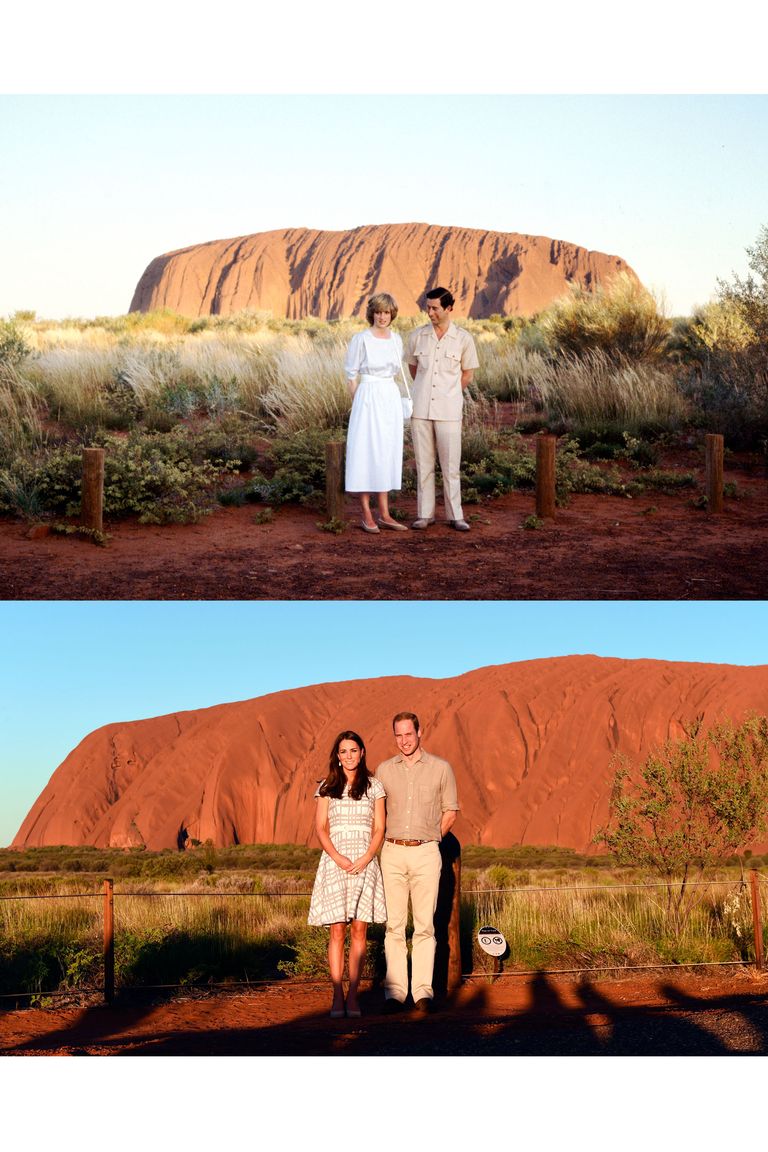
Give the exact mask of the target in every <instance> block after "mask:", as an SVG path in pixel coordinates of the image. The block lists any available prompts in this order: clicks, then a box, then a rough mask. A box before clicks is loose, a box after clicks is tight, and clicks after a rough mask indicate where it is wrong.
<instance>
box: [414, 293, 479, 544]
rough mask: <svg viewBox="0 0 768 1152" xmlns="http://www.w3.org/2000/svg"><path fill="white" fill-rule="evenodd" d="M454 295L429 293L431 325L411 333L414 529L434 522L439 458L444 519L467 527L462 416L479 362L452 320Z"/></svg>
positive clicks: (464, 529)
mask: <svg viewBox="0 0 768 1152" xmlns="http://www.w3.org/2000/svg"><path fill="white" fill-rule="evenodd" d="M453 304H454V299H453V296H452V295H451V293H450V292H448V291H447V289H445V288H433V289H432V290H431V291H429V292H427V315H428V316H429V321H430V322H429V324H425V325H424V326H423V327H421V328H415V329H414V331H413V332H411V334H410V336H409V337H408V344H407V346H406V353H405V358H406V360H407V361H408V367H409V370H410V373H411V378H412V379H413V416H412V417H411V439H412V440H413V454H414V457H415V459H416V480H417V497H416V517H417V518H416V520H414V522H413V524H412V525H411V527H412V528H427V527H428V526H429V525H430V524H434V522H435V457H436V456H437V458H438V459H439V461H440V471H441V472H442V474H443V500H444V502H445V518H446V520H447V521H448V523H449V524H450V525H451V526H452V527H453V528H456V529H458V530H459V531H460V532H468V531H469V524H467V522H466V520H465V519H464V513H463V511H462V507H461V480H460V470H461V419H462V414H463V411H464V391H465V389H466V388H467V386H468V385H469V384H471V383H472V376H473V374H474V370H475V368H478V367H479V366H480V362H479V361H478V359H477V350H476V348H475V342H474V340H473V339H472V337H471V336H470V334H469V333H468V332H465V331H464V329H463V328H457V327H456V325H455V324H454V323H453V322H452V320H451V313H452V311H453Z"/></svg>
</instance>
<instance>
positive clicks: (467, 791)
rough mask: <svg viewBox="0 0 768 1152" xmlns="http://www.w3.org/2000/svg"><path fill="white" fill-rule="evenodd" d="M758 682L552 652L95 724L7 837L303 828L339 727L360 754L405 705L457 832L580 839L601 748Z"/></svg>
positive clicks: (603, 770) (173, 844)
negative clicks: (362, 744) (432, 758)
mask: <svg viewBox="0 0 768 1152" xmlns="http://www.w3.org/2000/svg"><path fill="white" fill-rule="evenodd" d="M767 697H768V666H762V667H756V668H742V667H736V666H733V665H720V664H681V663H668V662H666V661H661V660H619V659H605V658H598V657H595V656H567V657H560V658H556V659H544V660H532V661H526V662H522V663H516V664H503V665H498V666H494V667H489V668H480V669H478V670H476V671H473V672H467V673H465V674H464V675H463V676H456V677H453V678H451V679H446V680H426V679H423V680H422V679H416V678H413V677H408V676H402V677H386V678H382V679H375V680H357V681H349V682H345V683H338V684H320V685H317V686H313V687H309V688H300V689H296V690H295V691H286V692H276V693H273V694H271V695H268V696H262V697H258V698H256V699H254V700H245V701H242V702H240V703H235V704H221V705H218V706H216V707H213V708H206V709H203V710H200V711H195V712H179V713H174V714H172V715H169V716H160V717H158V718H156V719H151V720H138V721H134V722H130V723H121V724H108V725H106V726H105V727H103V728H99V729H97V730H96V731H95V732H92V733H91V734H90V735H89V736H86V738H85V739H84V740H83V741H82V743H81V744H79V745H78V747H77V748H75V750H74V751H73V752H71V753H70V755H69V756H68V757H67V758H66V760H65V761H64V762H63V763H62V764H61V765H60V766H59V767H58V768H57V769H56V771H55V772H54V774H53V776H52V777H51V780H50V781H49V783H48V785H47V786H46V788H45V789H44V790H43V792H42V793H41V795H40V797H39V799H38V800H37V802H36V803H35V804H34V806H33V808H32V810H31V811H30V813H29V815H28V816H27V818H26V819H25V821H24V823H23V824H22V826H21V828H20V830H19V832H18V834H17V836H16V838H15V839H14V842H13V847H18V848H21V847H27V846H43V845H56V844H72V845H81V844H93V845H96V846H97V847H105V846H114V847H128V846H133V845H141V844H144V845H146V847H147V848H150V849H162V848H177V847H178V848H183V847H185V846H186V845H189V844H191V842H192V841H193V840H197V841H206V840H211V841H213V843H214V844H215V845H217V846H225V845H229V844H237V843H298V844H311V843H314V842H315V841H314V832H313V819H314V803H313V795H314V792H315V789H316V787H317V781H318V780H319V779H321V778H322V776H323V775H324V773H325V769H326V767H327V756H328V753H329V751H330V748H331V746H332V744H333V741H334V738H335V737H336V735H337V734H338V732H339V731H341V730H343V729H345V728H352V729H354V730H356V731H358V732H359V733H360V734H361V735H362V736H363V739H364V740H365V741H366V744H367V748H368V762H369V764H370V765H371V766H373V767H375V765H376V764H378V763H379V762H380V761H381V760H383V759H385V758H386V757H388V756H391V755H393V754H394V753H395V750H396V749H395V747H394V742H393V739H392V735H391V717H392V716H393V715H394V714H395V713H396V712H399V711H401V710H409V711H414V712H416V713H417V715H418V716H419V718H420V720H421V723H422V729H423V743H424V746H425V747H426V748H428V749H430V750H431V751H433V752H435V753H436V754H438V755H441V756H444V757H446V758H447V759H448V760H450V761H451V763H452V764H453V766H454V769H455V771H456V776H457V780H458V786H459V800H460V803H461V813H460V816H459V818H458V820H457V822H456V825H455V832H456V835H457V836H458V838H459V840H460V841H462V842H463V843H465V844H469V843H476V844H486V845H491V846H495V847H509V846H512V845H516V844H541V845H555V844H556V845H561V846H564V847H570V848H575V849H577V850H579V851H587V850H589V849H590V847H591V841H592V838H593V836H594V833H595V830H596V829H597V828H598V827H599V826H600V824H601V823H603V822H604V821H605V819H606V816H607V811H608V798H609V795H610V786H611V781H612V776H613V773H612V769H611V768H610V763H611V759H612V757H613V755H614V753H615V752H622V753H625V754H627V755H628V756H630V757H634V758H638V759H639V758H644V757H645V756H646V755H647V754H648V752H649V751H650V750H651V749H652V748H653V747H654V746H657V745H659V744H660V743H662V742H663V741H664V740H666V739H667V738H669V737H670V736H671V737H679V736H681V735H682V734H683V726H684V725H687V724H688V723H690V721H691V720H693V719H694V718H695V717H697V716H699V715H702V716H703V718H704V722H705V724H709V723H712V722H714V721H715V720H718V719H722V718H724V717H726V716H728V717H732V718H733V719H734V720H737V721H739V720H742V719H743V718H744V716H745V714H746V713H747V712H750V711H755V712H764V711H765V702H766V698H767Z"/></svg>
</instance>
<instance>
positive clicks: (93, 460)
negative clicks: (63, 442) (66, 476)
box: [80, 448, 104, 532]
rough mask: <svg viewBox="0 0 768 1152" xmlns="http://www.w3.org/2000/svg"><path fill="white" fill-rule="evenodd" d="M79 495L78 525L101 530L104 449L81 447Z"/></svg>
mask: <svg viewBox="0 0 768 1152" xmlns="http://www.w3.org/2000/svg"><path fill="white" fill-rule="evenodd" d="M80 491H81V496H80V525H81V527H83V528H88V529H89V530H90V531H93V532H102V531H103V523H102V516H103V512H104V449H103V448H83V481H82V487H81V490H80Z"/></svg>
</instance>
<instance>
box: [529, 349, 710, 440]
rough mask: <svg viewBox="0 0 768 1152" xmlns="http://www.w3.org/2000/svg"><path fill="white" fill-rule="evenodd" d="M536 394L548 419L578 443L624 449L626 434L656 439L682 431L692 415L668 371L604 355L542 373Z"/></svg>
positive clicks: (566, 360) (565, 361)
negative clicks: (582, 439) (593, 442)
mask: <svg viewBox="0 0 768 1152" xmlns="http://www.w3.org/2000/svg"><path fill="white" fill-rule="evenodd" d="M537 388H538V391H539V394H540V396H541V402H542V404H543V406H544V409H545V411H546V413H547V416H548V419H549V420H550V421H551V422H552V424H553V425H559V426H561V427H562V428H563V429H567V430H568V431H570V432H571V433H572V434H573V435H574V436H576V437H577V438H578V437H579V436H580V435H581V436H585V435H586V436H587V437H588V438H589V439H591V440H595V439H603V440H609V441H610V440H612V441H614V442H617V443H622V442H623V441H624V437H625V434H630V435H632V434H634V435H642V436H648V435H651V436H656V435H658V434H659V433H660V432H665V431H678V430H679V429H680V428H681V427H682V426H683V425H684V423H685V422H686V419H687V417H688V414H689V413H688V406H687V404H686V401H685V400H684V398H683V396H682V393H681V391H680V389H679V387H678V385H677V383H676V381H675V378H674V376H673V375H672V373H671V371H670V370H669V369H664V368H660V367H657V366H654V365H651V364H643V363H633V362H632V361H629V360H622V359H619V360H616V359H615V358H614V357H612V356H610V355H608V354H607V353H606V352H605V351H603V350H599V351H595V352H586V353H584V354H583V355H581V356H564V357H562V358H560V359H558V360H557V361H555V362H554V363H553V364H550V365H549V366H548V367H547V368H546V369H544V368H542V369H541V370H540V372H539V375H538V380H537Z"/></svg>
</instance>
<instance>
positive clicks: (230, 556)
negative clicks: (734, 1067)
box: [0, 451, 768, 600]
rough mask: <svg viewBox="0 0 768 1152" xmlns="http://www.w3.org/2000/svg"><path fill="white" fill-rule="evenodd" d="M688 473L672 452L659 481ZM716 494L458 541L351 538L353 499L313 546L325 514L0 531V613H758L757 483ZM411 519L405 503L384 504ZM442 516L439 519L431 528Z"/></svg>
mask: <svg viewBox="0 0 768 1152" xmlns="http://www.w3.org/2000/svg"><path fill="white" fill-rule="evenodd" d="M672 465H674V466H675V467H678V468H680V469H691V468H695V469H696V470H697V474H698V475H699V477H700V480H701V483H703V474H702V472H701V458H700V456H699V455H698V454H697V453H695V452H694V451H691V452H688V453H686V452H681V453H678V454H677V455H676V458H675V459H674V460H665V461H662V463H661V465H660V466H662V467H665V468H668V467H670V466H672ZM725 480H726V482H729V481H732V482H735V483H736V484H737V485H738V489H739V492H740V497H739V498H738V499H726V502H725V511H724V513H723V514H721V515H708V514H707V513H706V512H704V511H702V510H701V509H697V508H694V507H692V506H691V498H692V496H693V495H695V493H694V491H693V490H692V489H682V490H681V491H680V493H679V494H677V495H674V496H665V495H660V494H657V493H653V492H649V493H648V494H646V495H643V496H641V497H638V498H635V499H628V498H625V497H624V498H622V497H616V496H574V497H572V498H571V501H570V503H569V505H568V506H567V507H566V508H563V509H558V511H557V515H556V517H555V519H554V520H552V521H548V522H546V523H545V525H544V527H542V528H540V529H536V530H525V529H523V527H522V525H523V521H524V520H525V519H526V518H527V517H528V516H530V515H531V514H532V513H533V512H534V498H533V495H532V494H530V493H519V492H515V493H511V494H510V495H508V496H505V497H502V498H499V499H496V500H493V501H489V502H488V503H485V504H481V505H467V507H466V508H465V513H466V515H467V517H468V519H469V521H470V523H471V526H472V531H471V532H468V533H460V532H456V531H454V530H453V529H452V528H449V527H448V526H447V525H445V524H444V523H440V522H438V523H437V524H435V525H434V526H432V527H431V528H429V529H428V530H427V531H426V532H412V531H409V532H407V533H405V532H391V531H390V532H387V531H382V532H381V533H380V535H378V536H371V535H366V534H365V533H364V532H362V530H360V529H359V527H358V524H359V520H358V519H357V517H356V506H355V501H354V498H352V497H348V498H347V506H346V507H347V520H348V528H347V530H346V531H345V532H343V533H341V534H340V535H333V534H331V533H328V532H324V531H322V530H321V529H320V528H319V527H318V524H319V522H320V521H322V520H323V519H324V515H322V514H320V513H318V512H317V511H314V512H313V511H311V510H308V509H305V508H298V507H287V506H286V507H281V508H278V509H277V510H276V512H275V519H274V523H272V524H269V525H258V524H256V523H254V516H255V514H256V508H255V507H254V506H253V505H249V506H246V507H242V508H219V509H218V510H217V511H215V512H214V513H213V514H212V515H210V516H209V517H207V518H206V519H204V520H203V521H201V522H200V523H199V524H195V525H172V526H142V525H139V524H137V523H136V522H130V521H121V522H115V523H111V524H105V529H106V531H107V532H108V533H109V535H110V537H111V539H110V541H109V543H108V545H107V547H103V548H100V547H97V546H95V545H93V544H92V543H91V542H89V541H86V540H83V539H79V538H74V537H70V536H58V535H57V536H51V535H48V536H44V537H43V538H37V539H30V538H29V535H28V533H29V529H28V526H27V525H25V524H23V523H22V522H20V521H18V520H12V519H9V518H0V598H2V599H5V600H58V599H66V600H91V599H95V600H195V599H203V600H339V599H343V600H362V599H370V598H374V599H379V600H506V599H542V600H549V599H557V600H574V599H578V600H603V599H605V600H610V599H631V600H646V599H649V600H656V599H662V600H687V599H692V600H709V599H714V600H720V599H739V600H749V599H761V598H763V597H764V596H765V595H766V587H767V586H768V580H767V578H766V573H767V572H768V478H767V477H766V475H765V471H764V469H763V468H762V467H760V466H759V465H758V464H756V463H755V461H754V458H753V459H752V460H751V461H747V460H743V461H741V462H740V461H739V460H738V459H734V460H733V461H732V462H730V463H729V464H728V466H727V467H726V472H725ZM398 503H399V506H400V508H401V509H402V510H403V512H404V513H405V514H406V516H407V520H406V523H410V521H411V520H412V519H413V517H414V516H415V498H414V497H412V496H404V497H403V498H402V499H400V500H399V501H398ZM440 512H441V507H440V506H438V515H439V514H440Z"/></svg>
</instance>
